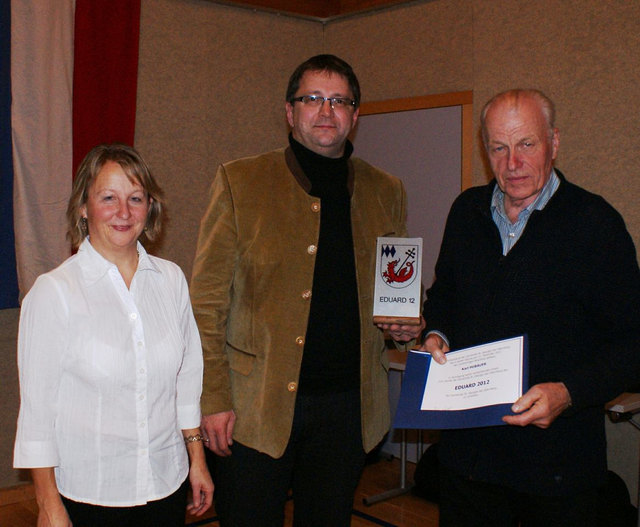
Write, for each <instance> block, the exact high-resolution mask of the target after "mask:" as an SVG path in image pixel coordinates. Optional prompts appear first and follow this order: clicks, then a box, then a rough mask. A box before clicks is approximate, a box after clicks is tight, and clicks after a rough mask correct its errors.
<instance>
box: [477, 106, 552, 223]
mask: <svg viewBox="0 0 640 527" xmlns="http://www.w3.org/2000/svg"><path fill="white" fill-rule="evenodd" d="M486 136H487V152H488V154H489V162H490V163H491V170H492V171H493V174H494V176H495V177H496V180H497V182H498V185H500V188H501V189H502V191H503V192H504V193H505V201H504V204H505V211H506V212H507V215H508V216H509V219H511V221H514V220H515V219H516V218H517V216H518V213H519V212H520V211H522V210H523V209H524V208H526V207H527V206H529V205H530V204H531V203H532V202H533V201H535V199H536V197H537V196H538V194H539V193H540V191H541V190H542V188H543V187H544V185H545V184H546V182H547V181H548V180H549V176H550V175H551V167H552V165H553V160H554V159H555V158H556V155H557V153H558V143H559V136H558V131H557V130H554V131H553V134H552V136H551V137H549V126H548V124H547V122H546V120H545V117H544V114H543V113H542V110H541V108H540V105H539V103H538V102H537V101H536V100H534V99H532V98H528V97H527V98H522V99H520V100H519V101H518V104H517V106H516V105H514V103H513V100H504V101H496V102H495V103H494V104H493V105H492V106H491V107H490V108H489V111H488V112H487V116H486Z"/></svg>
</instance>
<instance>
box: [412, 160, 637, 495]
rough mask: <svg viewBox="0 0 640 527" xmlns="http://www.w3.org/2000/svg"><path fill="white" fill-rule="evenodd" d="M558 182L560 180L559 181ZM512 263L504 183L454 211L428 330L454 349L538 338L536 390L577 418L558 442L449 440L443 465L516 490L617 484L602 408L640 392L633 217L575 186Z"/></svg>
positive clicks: (460, 436) (486, 436) (472, 434)
mask: <svg viewBox="0 0 640 527" xmlns="http://www.w3.org/2000/svg"><path fill="white" fill-rule="evenodd" d="M556 172H558V171H557V170H556ZM558 175H559V177H560V179H561V183H560V186H559V188H558V190H557V191H556V193H555V194H554V195H553V197H552V198H551V200H550V201H549V203H548V204H547V206H546V207H545V208H544V209H543V210H542V211H534V212H533V213H532V215H531V217H530V218H529V221H528V223H527V226H526V228H525V231H524V233H523V235H522V237H521V238H520V240H519V241H518V242H517V244H516V245H515V246H514V247H513V248H512V249H511V251H510V252H509V253H508V254H507V255H506V256H503V255H502V242H501V240H500V235H499V233H498V229H497V227H496V226H495V224H494V223H493V220H492V218H491V212H490V202H491V195H492V192H493V188H494V185H495V182H492V183H490V184H489V185H487V186H484V187H477V188H472V189H469V190H468V191H466V192H464V193H463V194H461V195H460V196H459V197H458V199H457V200H456V201H455V203H454V204H453V206H452V208H451V211H450V214H449V218H448V220H447V226H446V229H445V234H444V238H443V242H442V247H441V251H440V256H439V259H438V262H437V265H436V281H435V283H434V284H433V287H432V288H431V289H430V290H429V291H428V293H427V301H426V303H425V311H424V315H425V319H426V321H427V329H437V330H439V331H442V332H443V333H444V334H445V335H447V337H448V338H449V340H450V344H451V348H452V349H457V348H464V347H468V346H472V345H477V344H481V343H485V342H490V341H494V340H498V339H502V338H507V337H512V336H515V335H520V334H527V335H528V339H529V357H530V379H529V381H530V386H533V385H535V384H538V383H542V382H559V381H561V382H564V383H565V385H566V386H567V388H568V390H569V393H570V394H571V398H572V403H573V406H572V407H571V408H570V409H569V410H568V411H566V412H565V413H564V414H563V415H561V416H560V417H559V418H558V419H556V421H555V422H554V423H553V424H552V425H551V427H549V428H548V429H547V430H542V429H539V428H537V427H534V426H528V427H525V428H520V427H511V426H498V427H490V428H479V429H469V430H456V431H447V432H443V435H442V442H441V446H440V449H439V452H440V459H441V462H442V463H444V464H445V465H446V466H448V467H449V468H451V469H454V470H456V471H457V472H459V473H460V474H462V475H464V476H468V477H472V478H473V479H476V480H482V481H490V482H494V483H498V484H502V485H506V486H509V487H511V488H514V489H516V490H520V491H524V492H531V493H536V494H542V495H564V494H569V493H573V492H575V491H577V490H580V489H585V488H589V487H594V486H597V485H599V484H600V483H602V482H603V480H604V476H605V474H606V445H605V436H604V416H603V405H604V404H605V403H606V402H607V401H609V400H610V399H612V398H614V397H615V396H616V395H618V394H619V393H620V392H622V391H624V390H625V389H627V388H628V387H629V386H632V385H637V384H638V383H639V382H640V342H639V341H640V272H639V271H638V263H637V260H636V253H635V248H634V246H633V242H632V240H631V237H630V236H629V234H628V232H627V230H626V228H625V225H624V221H623V220H622V217H621V216H620V215H619V214H618V213H617V212H616V211H615V210H614V209H613V208H612V207H611V206H610V205H609V204H608V203H607V202H606V201H605V200H604V199H602V198H601V197H599V196H596V195H594V194H591V193H589V192H587V191H585V190H583V189H581V188H580V187H577V186H576V185H573V184H571V183H569V182H567V181H566V179H565V178H564V177H563V176H562V174H560V173H559V172H558Z"/></svg>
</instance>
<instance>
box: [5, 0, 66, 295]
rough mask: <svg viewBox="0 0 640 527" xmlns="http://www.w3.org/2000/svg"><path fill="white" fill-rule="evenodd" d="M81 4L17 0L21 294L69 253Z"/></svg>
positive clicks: (14, 84) (14, 81) (15, 128)
mask: <svg viewBox="0 0 640 527" xmlns="http://www.w3.org/2000/svg"><path fill="white" fill-rule="evenodd" d="M74 12H75V0H12V2H11V95H12V107H11V114H12V119H11V121H12V133H13V163H14V191H13V206H14V229H15V238H16V260H17V269H18V285H19V288H20V297H21V298H22V297H24V295H25V294H26V293H27V291H28V290H29V288H30V287H31V286H32V285H33V282H34V281H35V279H36V278H37V277H38V275H40V274H42V273H44V272H47V271H49V270H51V269H53V268H54V267H56V266H57V265H59V264H60V263H61V262H62V261H63V260H64V259H65V258H67V257H68V256H69V254H70V245H69V242H68V241H67V240H66V237H65V234H66V230H67V228H66V220H65V212H66V207H67V201H68V199H69V194H70V190H71V182H72V135H71V128H72V86H73V25H74Z"/></svg>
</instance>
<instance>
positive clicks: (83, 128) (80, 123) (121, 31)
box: [73, 0, 141, 174]
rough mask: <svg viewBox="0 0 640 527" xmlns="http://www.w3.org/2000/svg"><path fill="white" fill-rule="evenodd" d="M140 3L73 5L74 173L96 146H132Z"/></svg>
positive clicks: (83, 1)
mask: <svg viewBox="0 0 640 527" xmlns="http://www.w3.org/2000/svg"><path fill="white" fill-rule="evenodd" d="M140 2H141V0H76V12H75V36H74V70H73V171H74V174H75V171H76V169H77V167H78V165H79V164H80V162H81V161H82V159H83V158H84V156H85V155H86V154H87V152H88V151H89V150H90V149H91V148H92V147H94V146H95V145H97V144H98V143H105V142H108V143H110V142H113V141H119V142H123V143H127V144H129V145H133V141H134V133H135V118H136V90H137V79H138V41H139V36H140Z"/></svg>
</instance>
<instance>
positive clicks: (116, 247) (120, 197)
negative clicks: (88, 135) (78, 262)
mask: <svg viewBox="0 0 640 527" xmlns="http://www.w3.org/2000/svg"><path fill="white" fill-rule="evenodd" d="M150 203H151V198H149V197H148V196H147V193H146V192H145V190H144V189H143V188H142V186H141V185H140V184H139V183H137V182H135V181H134V182H132V181H130V180H129V178H128V177H127V175H126V174H125V172H124V170H123V169H122V167H121V166H120V165H119V164H118V163H116V162H115V161H107V162H106V163H105V164H104V166H103V167H102V169H101V170H100V172H98V175H97V176H96V179H95V180H94V182H93V184H92V185H91V187H89V192H88V197H87V202H86V203H85V205H84V206H83V207H82V209H81V210H80V212H81V214H82V216H83V217H85V218H87V225H88V228H89V236H90V237H91V245H92V246H93V247H94V249H96V250H97V251H98V252H99V253H100V254H102V256H104V257H105V258H107V259H108V260H111V258H110V256H112V255H113V256H115V255H117V254H122V253H126V252H127V251H130V250H134V251H135V250H136V242H137V240H138V238H139V237H140V235H141V234H142V231H143V230H144V227H145V224H146V221H147V215H148V212H149V206H150Z"/></svg>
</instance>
